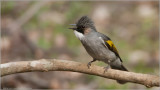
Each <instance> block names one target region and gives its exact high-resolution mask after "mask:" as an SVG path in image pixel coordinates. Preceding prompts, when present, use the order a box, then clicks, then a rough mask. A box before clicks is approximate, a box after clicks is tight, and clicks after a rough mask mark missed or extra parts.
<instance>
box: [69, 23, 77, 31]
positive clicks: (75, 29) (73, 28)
mask: <svg viewBox="0 0 160 90" xmlns="http://www.w3.org/2000/svg"><path fill="white" fill-rule="evenodd" d="M69 25H71V26H76V24H69ZM68 29H72V30H76V29H77V28H76V27H74V28H68Z"/></svg>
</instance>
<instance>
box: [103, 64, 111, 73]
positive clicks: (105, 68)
mask: <svg viewBox="0 0 160 90" xmlns="http://www.w3.org/2000/svg"><path fill="white" fill-rule="evenodd" d="M109 68H110V66H109V65H108V66H107V67H104V73H105V72H107V71H108V69H109Z"/></svg>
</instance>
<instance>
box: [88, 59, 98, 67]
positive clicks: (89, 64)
mask: <svg viewBox="0 0 160 90" xmlns="http://www.w3.org/2000/svg"><path fill="white" fill-rule="evenodd" d="M95 61H96V59H93V60H92V61H90V62H89V63H88V64H87V67H88V69H90V66H91V63H92V62H95Z"/></svg>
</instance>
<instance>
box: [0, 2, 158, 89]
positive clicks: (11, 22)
mask: <svg viewBox="0 0 160 90" xmlns="http://www.w3.org/2000/svg"><path fill="white" fill-rule="evenodd" d="M158 9H159V4H158V1H101V2H100V1H50V2H45V1H42V2H40V1H38V2H34V1H2V2H1V52H2V54H1V63H6V62H14V61H21V60H22V61H24V60H35V59H41V58H46V59H48V58H56V59H64V60H73V61H77V62H82V63H88V62H89V61H91V60H92V58H91V57H90V56H89V55H88V54H87V52H86V51H85V49H84V48H83V46H82V45H81V43H80V41H79V40H78V39H77V38H76V37H75V35H74V33H73V31H72V30H69V29H68V28H69V27H70V26H69V24H73V23H76V21H77V20H78V19H79V18H80V17H81V16H83V15H87V16H89V17H90V18H92V19H93V21H94V23H95V25H96V28H97V30H98V31H99V32H101V33H104V34H106V35H108V36H109V37H110V38H111V39H112V40H113V42H114V44H115V46H116V47H117V49H118V51H119V53H120V56H121V58H122V60H123V62H124V65H125V66H126V67H127V68H128V69H129V71H132V72H137V73H146V74H153V75H158V74H159V55H160V53H159V30H158V29H159V17H158V16H159V15H158V14H159V12H158ZM93 64H95V65H99V66H106V64H104V63H103V62H98V61H97V62H95V63H93ZM68 76H69V77H68ZM1 85H2V87H1V88H16V89H21V88H23V89H25V88H33V89H38V88H45V89H47V88H50V89H85V90H88V89H147V88H146V87H145V86H143V85H139V84H134V83H127V84H125V85H120V84H117V83H116V81H114V80H111V79H105V78H102V77H98V76H93V75H86V74H81V73H76V72H60V71H56V72H44V73H43V72H30V73H21V74H15V75H9V76H5V77H3V78H2V79H1ZM150 89H154V90H155V89H157V90H158V88H150Z"/></svg>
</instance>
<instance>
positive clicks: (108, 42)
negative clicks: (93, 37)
mask: <svg viewBox="0 0 160 90" xmlns="http://www.w3.org/2000/svg"><path fill="white" fill-rule="evenodd" d="M99 38H100V40H101V41H102V43H103V44H104V46H106V47H108V48H109V49H110V50H111V51H112V52H114V53H115V55H116V56H117V57H119V58H120V56H119V53H118V51H117V49H116V47H115V45H114V44H113V42H112V40H111V39H110V38H109V37H107V36H106V35H104V34H101V35H100V37H99ZM120 60H121V58H120ZM121 62H122V60H121Z"/></svg>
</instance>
